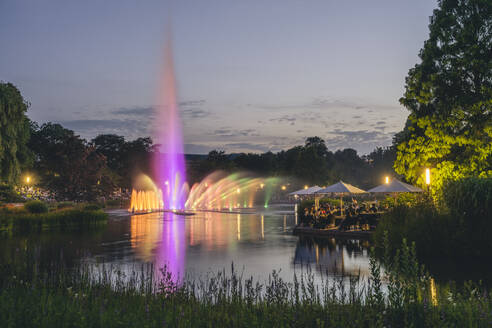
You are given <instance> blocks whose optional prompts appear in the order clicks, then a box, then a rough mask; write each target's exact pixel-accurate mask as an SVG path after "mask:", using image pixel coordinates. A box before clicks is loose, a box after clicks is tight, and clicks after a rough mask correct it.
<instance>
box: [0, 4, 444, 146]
mask: <svg viewBox="0 0 492 328" xmlns="http://www.w3.org/2000/svg"><path fill="white" fill-rule="evenodd" d="M436 6H437V2H436V1H431V0H412V1H408V0H385V1H380V0H375V1H367V0H360V1H342V0H338V1H333V0H331V1H330V0H324V1H322V0H317V1H314V0H313V1H309V0H304V1H290V0H281V1H280V0H279V1H266V0H262V1H256V0H248V1H231V0H224V1H215V0H208V1H198V0H196V1H187V0H183V1H162V0H159V1H150V0H146V1H136V0H134V1H128V0H111V1H110V0H104V1H101V0H98V1H87V0H86V1H66V0H63V1H52V0H47V1H39V0H33V1H25V0H1V1H0V41H1V52H0V53H1V55H0V56H1V60H0V80H3V81H5V82H12V83H14V84H15V85H16V86H17V87H18V88H19V89H20V90H21V92H22V94H23V95H24V97H25V98H26V100H27V101H29V102H30V103H31V107H30V109H29V112H28V115H29V117H30V118H31V119H33V120H35V121H37V122H39V123H44V122H48V121H51V122H59V123H61V124H63V125H64V126H65V127H67V128H70V129H73V130H74V131H75V132H76V133H77V134H80V135H81V136H82V137H84V138H86V139H91V138H93V137H94V136H96V135H97V134H102V133H116V134H119V135H124V136H125V137H126V138H128V139H134V138H137V137H141V136H149V135H151V133H152V122H153V121H154V120H153V111H152V108H153V106H155V105H157V104H156V99H158V91H159V90H158V87H159V80H160V73H161V71H162V64H163V62H164V60H163V55H164V44H165V40H166V35H167V34H168V30H169V27H172V29H171V34H172V36H173V49H174V61H175V73H176V79H177V86H178V101H179V103H180V112H181V116H182V120H183V133H184V140H185V150H186V152H187V153H207V152H208V151H209V150H212V149H223V150H226V151H227V152H240V151H245V152H264V151H268V150H272V151H278V150H281V149H287V148H289V147H292V146H294V145H299V144H303V143H304V140H305V138H306V137H309V136H314V135H317V136H320V137H322V138H324V139H325V140H326V143H327V146H328V148H329V149H330V150H336V149H341V148H347V147H350V148H354V149H356V150H357V151H358V152H359V153H362V154H364V153H368V152H370V151H371V150H373V149H374V148H375V147H376V146H387V145H389V144H390V143H391V139H392V137H393V135H394V134H395V133H396V132H398V131H400V130H401V129H402V128H403V125H404V123H405V119H406V117H407V115H408V112H407V110H406V109H405V108H403V107H402V106H401V105H399V103H398V99H399V98H400V97H401V96H402V94H403V90H404V80H405V76H406V75H407V72H408V70H409V68H411V67H412V66H414V65H415V63H417V61H418V52H419V50H420V48H421V47H422V46H423V42H424V40H426V39H427V36H428V23H429V16H431V15H432V10H433V9H434V8H435V7H436Z"/></svg>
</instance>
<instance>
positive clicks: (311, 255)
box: [0, 204, 369, 281]
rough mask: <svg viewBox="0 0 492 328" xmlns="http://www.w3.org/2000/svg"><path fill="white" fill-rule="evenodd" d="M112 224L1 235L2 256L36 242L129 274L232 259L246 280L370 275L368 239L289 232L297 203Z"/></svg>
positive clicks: (73, 260) (58, 254)
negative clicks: (146, 266)
mask: <svg viewBox="0 0 492 328" xmlns="http://www.w3.org/2000/svg"><path fill="white" fill-rule="evenodd" d="M108 213H109V215H110V217H109V221H108V224H107V226H105V227H103V228H101V229H100V230H97V231H87V232H78V233H63V232H44V233H41V234H33V235H21V236H14V237H10V238H6V239H0V247H1V249H2V256H3V257H5V258H4V260H5V261H7V260H9V259H8V258H12V257H13V256H15V249H18V248H20V247H25V246H26V245H30V246H33V245H36V246H37V249H38V253H39V254H38V256H39V257H40V258H41V260H43V261H63V262H65V263H66V264H67V265H69V266H76V265H79V264H80V263H89V264H91V265H92V264H96V263H105V264H108V265H113V266H114V267H117V268H119V269H121V270H122V271H131V270H132V269H135V267H139V266H141V264H142V263H153V264H154V265H155V266H156V267H159V268H161V267H164V266H166V268H167V270H168V271H170V272H171V273H173V275H174V276H175V277H178V276H180V277H182V276H183V275H191V276H192V277H195V278H196V277H199V276H203V275H206V274H208V273H214V272H217V271H219V270H222V269H226V272H230V268H231V264H232V263H234V267H235V269H236V270H237V271H239V272H242V273H243V277H245V278H247V277H250V276H253V277H254V278H255V279H256V280H260V281H264V280H265V279H268V275H269V274H270V273H271V272H272V271H273V270H277V271H280V276H281V277H282V278H284V279H286V280H288V281H292V279H293V276H294V272H296V273H300V272H301V271H303V272H304V271H306V270H307V268H308V267H309V268H310V270H311V271H312V272H313V273H314V274H315V276H316V277H318V278H319V277H321V276H323V277H327V276H328V277H334V276H341V275H344V276H349V275H359V274H360V275H361V276H367V275H368V270H369V258H368V247H369V243H368V242H367V241H358V240H335V239H332V238H328V239H327V238H321V239H313V238H308V237H298V236H294V235H293V234H292V230H293V228H294V227H295V225H296V224H297V217H296V215H295V211H294V205H292V204H277V205H272V206H269V208H268V209H265V208H263V207H257V208H253V209H246V210H241V211H238V212H234V213H218V212H197V213H196V215H194V216H178V215H174V214H172V213H151V214H143V215H130V214H129V213H128V212H127V211H126V210H109V211H108Z"/></svg>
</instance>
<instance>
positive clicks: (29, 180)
mask: <svg viewBox="0 0 492 328" xmlns="http://www.w3.org/2000/svg"><path fill="white" fill-rule="evenodd" d="M29 182H31V177H29V176H28V177H26V183H27V184H29Z"/></svg>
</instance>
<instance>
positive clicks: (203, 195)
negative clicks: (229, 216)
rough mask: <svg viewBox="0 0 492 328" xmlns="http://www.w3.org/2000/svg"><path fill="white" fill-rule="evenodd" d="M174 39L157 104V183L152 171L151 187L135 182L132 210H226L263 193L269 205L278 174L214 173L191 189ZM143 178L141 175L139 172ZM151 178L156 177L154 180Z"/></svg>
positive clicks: (252, 201) (247, 204) (167, 50)
mask: <svg viewBox="0 0 492 328" xmlns="http://www.w3.org/2000/svg"><path fill="white" fill-rule="evenodd" d="M173 67H174V66H173V57H172V49H171V42H170V41H168V42H167V44H166V48H165V62H164V69H163V72H162V81H161V87H160V89H159V97H158V104H159V105H158V106H157V107H156V108H155V114H156V119H155V127H154V133H153V135H154V140H155V141H156V143H157V144H159V145H160V151H159V152H157V154H156V155H155V156H154V158H153V169H154V176H155V183H154V182H153V181H152V180H150V178H148V177H146V176H145V178H142V179H143V180H145V185H146V186H145V187H144V188H142V187H138V186H134V190H133V191H132V196H131V205H130V209H129V211H130V212H132V213H148V212H154V211H173V212H175V213H180V214H190V213H189V212H186V211H190V210H212V209H213V210H223V209H229V210H231V209H233V208H239V207H242V208H245V207H253V205H254V204H255V197H256V195H257V194H261V195H263V205H264V206H265V207H267V206H268V201H269V199H270V196H271V194H272V190H273V189H272V188H273V186H274V185H275V184H276V179H274V178H270V179H263V178H256V177H249V176H248V175H246V174H245V173H235V174H230V175H226V174H225V173H222V172H216V173H212V174H211V175H209V176H207V177H206V178H205V179H204V180H203V181H202V182H200V183H197V184H195V185H193V187H192V188H191V190H190V189H189V187H188V184H187V182H186V170H185V160H184V150H183V137H182V133H181V122H180V118H179V108H178V104H177V101H176V83H175V77H174V69H173ZM139 179H140V178H139ZM149 180H150V181H149Z"/></svg>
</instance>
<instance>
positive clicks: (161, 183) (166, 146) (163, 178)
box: [153, 39, 187, 209]
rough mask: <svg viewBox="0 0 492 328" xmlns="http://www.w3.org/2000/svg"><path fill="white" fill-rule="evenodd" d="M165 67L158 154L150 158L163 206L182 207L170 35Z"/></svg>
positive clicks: (157, 132)
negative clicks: (160, 191) (152, 158)
mask: <svg viewBox="0 0 492 328" xmlns="http://www.w3.org/2000/svg"><path fill="white" fill-rule="evenodd" d="M164 57H165V58H164V68H163V72H162V81H161V87H160V89H159V97H158V104H159V105H158V106H157V107H156V108H155V112H156V126H155V132H154V139H155V141H156V143H157V144H159V145H160V154H159V155H156V156H155V158H154V160H153V164H154V165H153V167H154V173H155V176H156V177H157V181H156V184H157V187H158V188H159V189H160V190H162V201H163V207H164V208H165V209H184V204H185V199H186V191H187V190H186V189H187V186H186V183H185V181H186V169H185V160H184V151H183V136H182V132H181V120H180V117H179V109H178V105H177V101H176V80H175V75H174V63H173V55H172V45H171V41H170V39H168V42H167V44H166V47H165V53H164Z"/></svg>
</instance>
